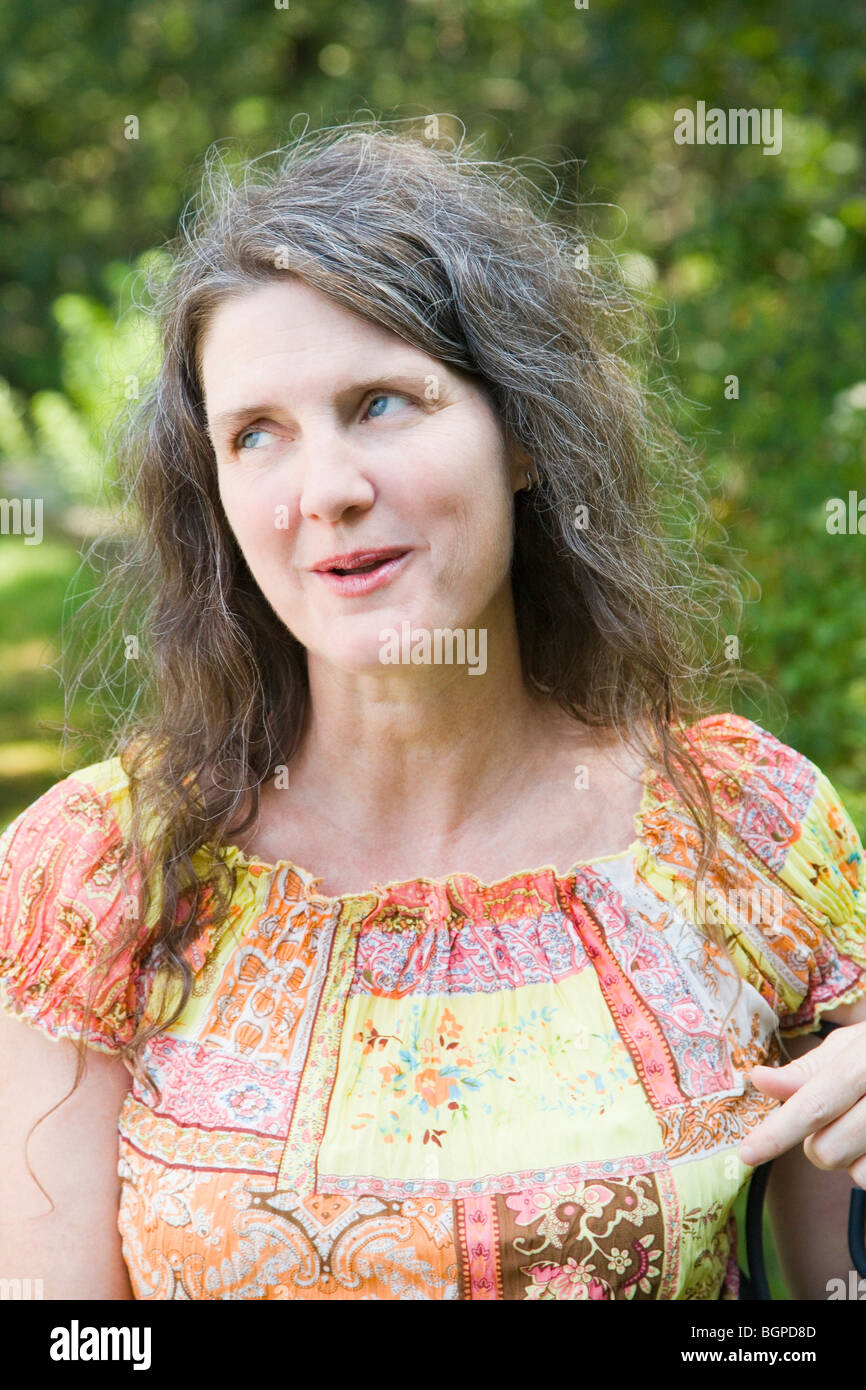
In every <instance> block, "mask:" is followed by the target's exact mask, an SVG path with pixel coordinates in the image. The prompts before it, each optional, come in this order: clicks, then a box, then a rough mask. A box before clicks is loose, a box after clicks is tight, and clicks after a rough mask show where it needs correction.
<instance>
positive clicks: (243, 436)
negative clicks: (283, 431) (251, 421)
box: [238, 430, 270, 452]
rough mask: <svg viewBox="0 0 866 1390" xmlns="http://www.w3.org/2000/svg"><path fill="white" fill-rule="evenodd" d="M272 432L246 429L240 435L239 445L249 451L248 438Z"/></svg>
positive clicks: (243, 449)
mask: <svg viewBox="0 0 866 1390" xmlns="http://www.w3.org/2000/svg"><path fill="white" fill-rule="evenodd" d="M260 434H270V430H244V432H243V434H239V435H238V445H239V447H240V448H241V450H242V451H244V452H248V450H247V449H246V442H247V440H248V439H255V437H256V435H260Z"/></svg>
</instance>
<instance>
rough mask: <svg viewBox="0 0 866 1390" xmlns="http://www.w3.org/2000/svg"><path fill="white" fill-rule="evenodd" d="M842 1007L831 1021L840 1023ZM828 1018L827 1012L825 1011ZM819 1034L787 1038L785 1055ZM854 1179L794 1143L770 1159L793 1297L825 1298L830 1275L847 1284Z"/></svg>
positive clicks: (775, 1215)
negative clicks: (818, 1161) (816, 1161)
mask: <svg viewBox="0 0 866 1390" xmlns="http://www.w3.org/2000/svg"><path fill="white" fill-rule="evenodd" d="M842 1012H843V1011H842V1010H841V1009H840V1010H839V1011H838V1013H834V1014H833V1015H832V1021H833V1022H834V1023H836V1022H842V1017H841V1015H842ZM828 1017H830V1016H829V1015H828ZM821 1041H822V1039H821V1038H820V1036H819V1035H818V1034H805V1035H801V1036H800V1037H796V1038H789V1039H787V1040H786V1048H787V1051H788V1053H789V1057H788V1059H787V1060H789V1061H793V1060H794V1059H795V1058H797V1057H802V1056H803V1055H804V1054H805V1053H807V1052H809V1051H811V1050H812V1048H815V1047H820V1045H821ZM852 1188H853V1183H852V1181H851V1177H850V1175H849V1174H848V1173H847V1172H846V1171H845V1170H844V1169H830V1170H825V1169H821V1168H816V1167H815V1165H814V1164H813V1163H810V1161H809V1159H808V1158H807V1157H806V1155H805V1154H804V1152H803V1145H802V1144H796V1145H794V1147H793V1148H791V1149H788V1150H787V1152H785V1153H783V1154H780V1155H779V1157H778V1158H776V1159H774V1160H773V1166H772V1168H771V1169H770V1178H769V1182H768V1184H767V1207H768V1209H769V1212H770V1225H771V1228H772V1231H773V1240H774V1243H775V1246H776V1250H777V1251H778V1254H779V1263H780V1264H781V1267H782V1273H783V1275H784V1277H785V1281H786V1283H787V1285H788V1290H789V1292H790V1294H791V1297H792V1298H802V1299H810V1300H813V1301H815V1300H822V1301H823V1300H825V1299H826V1298H827V1296H828V1294H827V1283H828V1280H830V1279H842V1280H843V1281H844V1284H845V1287H846V1288H847V1287H848V1271H849V1270H850V1269H851V1268H853V1266H852V1262H851V1254H850V1251H849V1249H848V1209H849V1204H850V1200H851V1191H852Z"/></svg>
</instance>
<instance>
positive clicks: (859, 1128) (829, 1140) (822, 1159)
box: [803, 1097, 866, 1171]
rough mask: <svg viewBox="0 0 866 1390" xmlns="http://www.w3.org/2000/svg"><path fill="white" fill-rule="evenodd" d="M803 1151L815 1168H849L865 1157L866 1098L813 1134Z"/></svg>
mask: <svg viewBox="0 0 866 1390" xmlns="http://www.w3.org/2000/svg"><path fill="white" fill-rule="evenodd" d="M803 1150H804V1152H805V1154H806V1157H807V1158H808V1160H809V1162H810V1163H814V1165H815V1167H816V1168H823V1169H825V1170H828V1171H829V1170H830V1169H834V1168H850V1167H852V1166H853V1165H854V1164H855V1163H857V1162H858V1161H859V1160H860V1159H861V1158H864V1157H866V1097H863V1098H862V1099H861V1100H860V1101H858V1102H857V1104H856V1105H852V1106H851V1108H850V1110H846V1111H845V1113H844V1114H843V1115H840V1116H839V1118H838V1119H837V1120H834V1121H833V1123H832V1124H829V1125H825V1126H824V1127H823V1129H819V1130H816V1131H815V1133H814V1134H810V1135H809V1137H808V1138H807V1140H806V1142H805V1144H804V1145H803Z"/></svg>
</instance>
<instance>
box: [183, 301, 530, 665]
mask: <svg viewBox="0 0 866 1390" xmlns="http://www.w3.org/2000/svg"><path fill="white" fill-rule="evenodd" d="M201 369H202V387H203V392H204V398H205V405H206V410H207V418H208V427H209V431H210V435H211V439H212V443H213V446H214V450H215V453H216V460H217V471H218V478H219V490H220V497H221V499H222V503H223V506H224V508H225V513H226V516H227V518H228V521H229V524H230V526H231V527H232V530H233V531H234V534H235V536H236V537H237V540H238V544H239V545H240V548H241V550H242V551H243V554H244V557H245V558H246V561H247V564H248V565H249V568H250V570H251V572H252V574H253V576H254V577H255V579H256V582H257V583H258V585H259V587H260V589H261V591H262V593H263V594H264V596H265V598H266V599H267V600H268V602H269V603H270V605H271V607H272V608H273V609H274V611H275V612H276V613H277V615H278V616H279V617H280V618H281V619H282V621H283V622H284V623H285V625H286V627H287V628H289V629H290V631H291V632H292V633H294V635H295V636H296V637H297V638H298V640H299V641H300V642H302V643H303V645H304V646H305V647H306V648H307V651H308V655H309V658H310V660H311V661H313V660H315V659H316V658H319V659H321V660H323V661H324V662H326V663H329V664H331V665H334V666H337V667H339V668H342V669H344V670H349V671H362V670H367V671H370V670H379V671H382V672H393V671H394V669H395V668H394V667H393V666H388V665H382V664H381V661H382V649H383V640H384V639H383V637H382V633H383V631H385V630H389V631H396V632H397V633H398V634H399V633H401V632H402V631H403V628H402V626H401V625H402V624H403V623H405V622H407V621H408V623H409V624H410V625H411V630H412V632H416V631H417V630H419V629H421V630H430V631H432V630H434V629H436V628H452V629H453V628H486V627H487V625H488V622H487V620H488V618H493V617H494V614H495V613H496V612H497V611H501V610H497V608H496V604H501V603H502V601H503V599H504V598H505V597H506V595H507V594H508V588H507V585H508V573H509V568H510V561H511V534H512V514H513V513H512V507H513V502H512V497H513V493H514V490H515V489H516V488H517V487H519V486H521V484H522V481H523V477H524V472H525V458H518V457H516V456H515V457H510V456H509V455H508V453H507V450H506V445H505V441H504V436H503V431H502V427H501V425H500V422H499V420H498V418H497V416H496V414H495V412H494V410H493V407H492V406H491V405H490V403H489V402H488V400H487V398H486V396H485V395H484V394H483V392H482V391H481V389H480V388H479V387H478V386H477V385H476V384H475V383H474V382H473V381H472V379H471V378H469V377H467V376H466V375H464V374H462V373H460V372H458V371H457V370H455V369H453V368H451V367H448V366H447V365H445V364H443V363H442V362H440V361H438V360H437V359H435V358H432V357H429V356H428V355H427V354H426V353H425V352H422V351H421V350H420V349H418V348H416V347H413V346H411V345H410V344H409V343H407V342H405V341H404V340H403V339H402V338H399V337H397V336H396V335H395V334H392V333H390V332H388V331H387V330H386V329H383V328H380V327H379V326H378V325H374V324H371V323H368V322H367V321H366V320H364V319H362V318H359V317H357V316H356V315H354V314H352V313H350V312H349V311H348V310H346V309H344V308H342V306H340V305H338V304H336V303H335V302H334V301H333V300H331V299H329V298H328V297H327V296H326V295H323V294H321V293H320V292H319V291H318V290H314V289H311V288H310V287H309V286H307V285H306V284H304V283H303V282H302V281H299V280H298V279H296V278H293V277H287V279H286V281H285V283H277V282H275V283H273V284H268V285H266V286H262V287H261V288H256V289H254V290H252V291H250V292H249V293H248V294H244V295H243V296H241V297H238V298H235V299H229V300H226V301H224V302H223V304H221V305H220V307H219V308H218V309H217V310H216V311H215V313H214V314H213V316H212V318H211V320H210V322H209V325H208V327H207V329H206V330H205V334H204V337H203V341H202V348H201ZM381 550H387V551H390V552H391V559H390V560H389V561H386V562H384V563H382V564H381V565H380V567H379V568H378V569H377V570H374V571H372V572H371V574H370V575H368V577H366V578H363V577H361V576H356V577H355V578H354V579H349V578H346V577H345V576H343V577H341V576H340V575H338V574H335V573H333V572H332V571H331V570H330V569H328V570H325V571H322V570H320V569H317V567H318V566H321V565H322V564H323V562H328V561H330V562H331V565H332V566H336V567H338V568H340V569H345V568H348V567H351V565H352V563H353V560H352V557H353V556H355V557H360V558H363V555H364V553H365V552H371V551H381ZM341 559H342V561H343V563H342V564H338V561H339V560H341ZM405 669H408V670H414V671H417V670H418V669H419V668H418V667H412V666H409V667H407V668H405Z"/></svg>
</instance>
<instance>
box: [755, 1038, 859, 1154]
mask: <svg viewBox="0 0 866 1390" xmlns="http://www.w3.org/2000/svg"><path fill="white" fill-rule="evenodd" d="M820 1051H821V1049H820V1048H815V1049H814V1051H812V1052H810V1053H807V1054H806V1055H805V1056H804V1057H800V1058H798V1059H797V1065H798V1067H800V1068H803V1069H804V1070H805V1072H806V1073H807V1076H808V1079H807V1080H806V1081H804V1082H803V1084H802V1085H800V1086H799V1087H798V1089H797V1090H796V1091H795V1092H794V1094H793V1095H791V1096H790V1097H789V1098H788V1100H786V1101H785V1103H784V1104H783V1105H782V1106H781V1107H780V1108H779V1109H778V1110H775V1111H774V1112H773V1113H772V1115H768V1116H767V1117H766V1119H764V1120H763V1121H762V1122H761V1124H760V1125H758V1127H757V1129H754V1130H753V1131H752V1133H751V1134H750V1135H749V1136H748V1138H747V1139H746V1141H745V1143H744V1144H742V1145H741V1146H740V1150H739V1152H740V1157H741V1158H742V1160H743V1162H744V1163H749V1164H752V1163H764V1162H766V1161H767V1160H768V1159H772V1158H777V1157H778V1155H779V1154H781V1153H785V1152H786V1151H787V1150H788V1149H790V1148H793V1146H794V1145H795V1144H799V1143H801V1142H802V1141H803V1140H804V1139H806V1137H807V1136H808V1135H810V1134H814V1133H816V1131H817V1130H819V1129H823V1128H824V1127H825V1126H827V1125H829V1124H830V1123H831V1122H832V1121H833V1120H835V1119H836V1118H837V1117H838V1116H839V1115H841V1114H843V1113H844V1112H845V1111H847V1110H850V1109H851V1107H852V1106H854V1105H856V1104H857V1102H858V1101H859V1100H860V1099H861V1097H862V1096H863V1095H864V1093H866V1062H864V1059H863V1058H862V1052H863V1048H862V1045H859V1046H855V1047H853V1048H852V1047H849V1048H846V1049H845V1050H844V1051H843V1052H842V1053H841V1054H840V1055H839V1056H838V1057H837V1058H836V1059H834V1062H833V1065H832V1066H828V1065H827V1064H826V1062H825V1063H824V1065H823V1066H822V1067H821V1068H820V1070H817V1069H816V1067H815V1064H814V1061H813V1059H814V1058H815V1057H817V1055H818V1053H819V1052H820Z"/></svg>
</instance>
